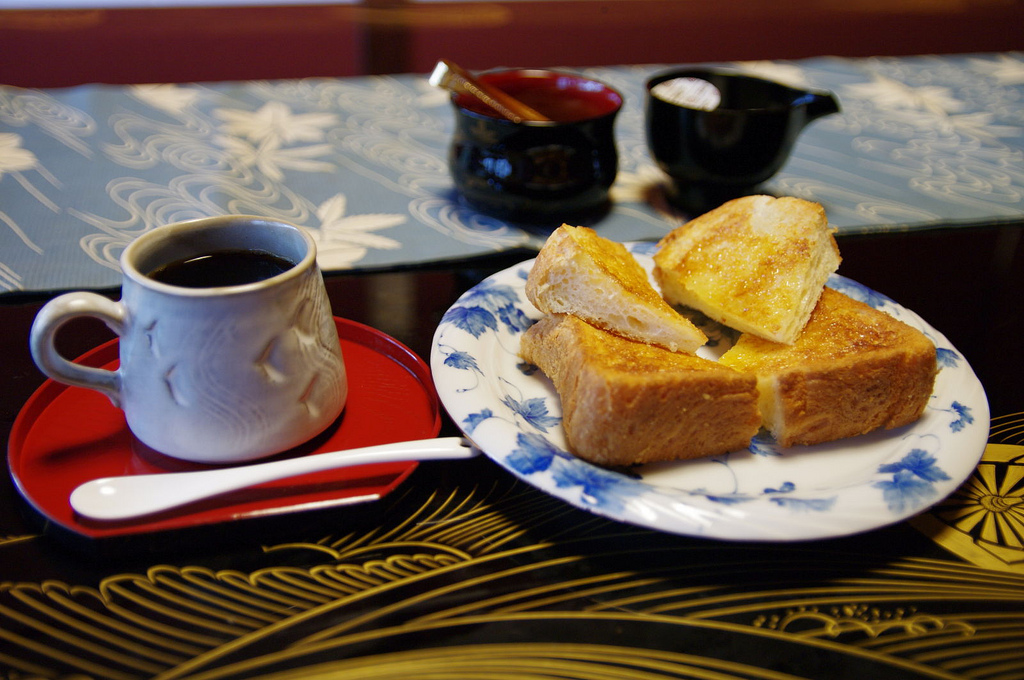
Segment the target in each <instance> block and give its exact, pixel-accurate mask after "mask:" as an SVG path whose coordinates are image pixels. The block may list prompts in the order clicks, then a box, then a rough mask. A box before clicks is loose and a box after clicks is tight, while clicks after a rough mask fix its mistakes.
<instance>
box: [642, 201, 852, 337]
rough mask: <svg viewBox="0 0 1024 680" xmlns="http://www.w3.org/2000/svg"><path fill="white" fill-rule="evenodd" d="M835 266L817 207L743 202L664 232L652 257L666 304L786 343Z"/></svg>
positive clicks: (825, 224) (833, 251)
mask: <svg viewBox="0 0 1024 680" xmlns="http://www.w3.org/2000/svg"><path fill="white" fill-rule="evenodd" d="M839 262H840V257H839V248H838V246H837V245H836V242H835V239H834V238H833V236H832V232H831V230H830V229H829V227H828V220H827V219H826V217H825V211H824V209H823V208H822V207H821V206H820V205H818V204H817V203H811V202H809V201H804V200H801V199H799V198H788V197H787V198H772V197H770V196H745V197H743V198H738V199H735V200H732V201H729V202H728V203H725V204H723V205H722V206H720V207H718V208H716V209H714V210H712V211H710V212H708V213H705V214H704V215H701V216H700V217H698V218H696V219H694V220H691V221H690V222H687V223H686V224H684V225H682V226H680V227H678V228H676V229H674V230H673V231H672V232H671V233H669V234H667V235H666V236H665V237H664V238H663V239H662V240H661V242H660V243H659V245H658V253H657V254H656V255H655V256H654V264H655V269H654V276H655V279H656V280H657V282H658V284H659V286H660V287H661V292H662V294H663V295H664V296H665V299H666V300H668V302H670V303H672V304H674V305H685V306H687V307H692V308H694V309H698V310H700V311H702V312H704V313H705V314H707V315H708V316H709V317H711V318H712V319H714V320H716V321H718V322H720V323H723V324H725V325H726V326H729V327H731V328H734V329H736V330H738V331H743V332H745V333H753V334H754V335H757V336H760V337H762V338H765V339H766V340H773V341H775V342H782V343H793V342H795V341H796V338H797V336H798V335H799V334H800V331H801V330H802V329H803V327H804V325H805V324H806V323H807V319H809V318H810V316H811V311H812V310H813V309H814V305H815V303H817V301H818V297H819V296H820V295H821V291H822V289H823V288H824V286H825V282H826V281H827V280H828V277H829V275H830V274H832V273H833V272H835V271H836V269H838V268H839Z"/></svg>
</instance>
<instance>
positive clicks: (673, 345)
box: [526, 225, 707, 354]
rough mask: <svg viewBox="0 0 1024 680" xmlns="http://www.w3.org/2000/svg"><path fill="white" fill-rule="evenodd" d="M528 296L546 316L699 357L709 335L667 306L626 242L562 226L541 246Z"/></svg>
mask: <svg viewBox="0 0 1024 680" xmlns="http://www.w3.org/2000/svg"><path fill="white" fill-rule="evenodd" d="M526 297H527V298H528V299H529V300H530V302H532V303H533V304H534V306H535V307H537V309H539V310H540V311H542V312H544V313H546V314H574V315H576V316H579V317H581V318H583V319H585V320H586V321H588V322H590V323H591V324H593V325H595V326H599V327H601V328H604V329H606V330H609V331H612V332H614V333H617V334H619V335H622V336H624V337H627V338H630V339H633V340H640V341H643V342H649V343H653V344H655V345H659V346H661V347H664V348H666V349H668V350H671V351H673V352H689V353H691V354H692V353H693V352H695V351H696V350H697V348H698V347H700V346H701V345H703V344H704V343H705V342H707V337H706V336H705V335H704V333H703V332H702V331H701V330H700V329H699V328H697V327H696V326H694V325H693V324H692V323H691V322H690V321H689V320H688V319H687V318H686V317H684V316H682V315H681V314H679V312H677V311H676V310H674V309H672V307H671V306H670V305H669V304H668V303H667V302H665V300H664V299H663V298H662V296H661V295H660V294H659V293H658V291H656V290H655V289H654V287H653V286H652V285H651V283H650V280H649V279H648V277H647V273H646V272H645V271H644V269H643V268H642V267H641V266H640V265H639V264H638V263H637V261H636V260H635V259H633V256H632V255H631V254H630V253H629V251H628V250H626V248H625V246H623V245H622V244H621V243H616V242H614V241H610V240H608V239H606V238H604V237H602V236H600V235H598V234H597V233H596V232H595V231H594V230H593V229H589V228H587V227H572V226H569V225H562V226H561V227H559V228H558V229H557V230H555V231H554V232H553V233H552V234H551V235H550V236H549V237H548V239H547V242H546V243H545V244H544V247H543V248H541V251H540V253H538V255H537V259H536V261H535V262H534V265H533V268H532V269H531V271H530V274H529V277H528V278H527V280H526Z"/></svg>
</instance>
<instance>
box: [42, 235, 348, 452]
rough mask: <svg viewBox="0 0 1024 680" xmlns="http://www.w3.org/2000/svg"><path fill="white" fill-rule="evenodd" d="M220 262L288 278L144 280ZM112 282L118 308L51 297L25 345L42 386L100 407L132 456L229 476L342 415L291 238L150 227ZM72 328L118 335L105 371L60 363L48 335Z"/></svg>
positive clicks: (326, 320)
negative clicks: (253, 260) (160, 456)
mask: <svg viewBox="0 0 1024 680" xmlns="http://www.w3.org/2000/svg"><path fill="white" fill-rule="evenodd" d="M225 250H236V251H237V250H246V251H260V252H266V253H271V254H274V255H277V256H278V257H281V258H284V259H285V260H288V261H289V262H293V263H294V266H292V267H291V268H289V269H287V270H285V271H283V272H281V273H278V274H276V275H273V276H271V277H270V278H265V279H262V280H257V281H254V282H251V283H244V284H240V285H227V286H216V287H185V286H180V285H171V284H167V283H162V282H160V281H157V280H155V279H154V278H152V277H151V276H150V274H151V273H153V272H154V271H155V270H157V269H158V268H160V267H161V266H163V265H166V264H169V263H171V262H175V261H179V260H183V259H188V258H195V257H198V256H201V255H205V254H209V253H211V252H219V251H225ZM121 269H122V272H123V281H122V286H121V300H120V301H118V302H113V301H111V300H109V299H108V298H105V297H103V296H101V295H97V294H95V293H90V292H75V293H67V294H65V295H61V296H59V297H57V298H55V299H53V300H51V301H50V302H48V303H47V304H46V305H45V306H44V307H43V308H42V309H41V310H40V311H39V314H38V315H37V316H36V319H35V322H34V323H33V326H32V333H31V340H30V341H31V349H32V357H33V359H34V360H35V362H36V364H37V365H38V366H39V368H40V370H42V371H43V373H45V374H46V375H48V376H49V377H51V378H53V379H54V380H57V381H59V382H62V383H66V384H69V385H76V386H81V387H88V388H92V389H95V390H99V391H100V392H102V393H103V394H106V395H107V396H108V397H109V398H110V400H111V401H112V402H113V403H114V405H115V406H118V407H119V408H121V409H122V410H123V411H124V414H125V419H126V420H127V423H128V427H129V428H130V429H131V431H132V433H133V434H134V435H135V436H136V438H137V439H138V440H139V441H141V442H142V443H144V444H146V445H147V446H149V447H151V448H152V449H155V450H156V451H159V452H161V453H164V454H166V455H169V456H173V457H175V458H182V459H185V460H191V461H196V462H202V463H234V462H240V461H246V460H252V459H254V458H260V457H263V456H268V455H271V454H274V453H278V452H281V451H285V450H287V449H290V448H292V447H294V446H297V445H299V444H301V443H303V442H305V441H307V440H309V439H311V438H312V437H314V436H316V435H317V434H319V433H320V432H322V431H323V430H325V429H326V428H327V427H328V426H329V425H331V424H332V423H333V422H334V420H335V419H337V417H338V416H339V415H340V414H341V412H342V410H343V408H344V406H345V400H346V398H347V396H348V381H347V378H346V373H345V365H344V362H343V360H342V356H341V348H340V345H339V344H338V331H337V327H336V325H335V323H334V319H333V317H332V315H331V309H330V303H329V301H328V299H327V291H326V289H325V288H324V282H323V276H322V275H321V272H320V269H319V267H318V266H317V263H316V245H315V244H314V243H313V241H312V239H311V238H310V237H309V235H308V234H306V233H305V232H303V231H302V230H301V229H299V228H298V227H295V226H293V225H290V224H287V223H284V222H279V221H275V220H269V219H265V218H260V217H251V216H226V217H212V218H205V219H198V220H192V221H188V222H181V223H178V224H172V225H168V226H164V227H158V228H156V229H153V230H152V231H150V232H147V233H146V234H143V235H142V236H140V237H139V238H137V239H136V240H135V241H133V242H132V243H130V244H129V245H128V247H126V248H125V250H124V252H123V253H122V255H121ZM80 316H89V317H95V318H97V319H100V320H102V321H103V322H104V323H106V324H107V326H109V327H110V328H111V329H112V330H113V331H114V332H115V333H117V335H118V336H119V342H120V365H119V367H118V369H117V370H114V371H109V370H104V369H99V368H91V367H87V366H81V365H79V364H75V363H73V362H71V361H68V360H67V359H66V358H64V357H63V356H61V355H60V354H59V353H58V351H57V350H56V348H55V346H54V339H55V337H56V334H57V332H58V330H59V328H60V327H61V325H63V324H64V323H65V322H67V321H68V320H70V319H72V318H74V317H80Z"/></svg>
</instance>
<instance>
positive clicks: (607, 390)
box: [520, 314, 761, 466]
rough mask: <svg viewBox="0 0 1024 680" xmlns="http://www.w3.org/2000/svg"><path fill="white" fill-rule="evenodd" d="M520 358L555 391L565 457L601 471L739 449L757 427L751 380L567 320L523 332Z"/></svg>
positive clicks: (549, 320) (552, 319) (549, 319)
mask: <svg viewBox="0 0 1024 680" xmlns="http://www.w3.org/2000/svg"><path fill="white" fill-rule="evenodd" d="M520 354H521V356H522V358H523V359H524V360H526V361H528V362H530V363H532V364H534V365H536V366H538V367H539V368H540V369H541V371H543V372H544V374H545V375H547V376H548V377H549V378H550V379H551V381H552V382H553V383H554V386H555V389H556V390H557V391H558V394H559V396H560V397H561V402H562V427H563V429H564V430H565V436H566V440H567V442H568V444H569V448H570V449H571V450H572V452H573V453H574V454H575V455H577V456H579V457H580V458H583V459H585V460H588V461H591V462H593V463H597V464H599V465H608V466H618V465H633V464H637V463H649V462H653V461H669V460H681V459H690V458H699V457H703V456H711V455H716V454H720V453H726V452H728V451H733V450H736V449H743V448H745V447H747V446H749V445H750V440H751V437H753V435H754V434H755V433H756V432H757V430H758V429H759V427H760V423H761V418H760V415H759V414H758V410H757V388H756V384H757V381H756V379H755V378H754V376H753V374H744V373H740V372H738V371H735V370H733V369H731V368H728V367H725V366H721V365H719V364H717V363H715V362H713V361H709V360H707V359H703V358H701V357H698V356H696V355H692V354H685V353H682V352H670V351H668V350H666V349H664V348H661V347H656V346H654V345H648V344H645V343H641V342H635V341H633V340H628V339H626V338H623V337H621V336H619V335H615V334H613V333H609V332H607V331H605V330H602V329H600V328H597V327H596V326H592V325H590V324H588V323H587V322H585V321H584V320H582V319H580V318H578V317H575V316H572V315H566V314H555V315H549V316H546V317H544V318H543V319H541V320H540V321H538V322H537V323H536V324H534V325H533V326H531V327H530V328H529V329H528V330H527V331H526V333H524V334H523V337H522V343H521V345H520Z"/></svg>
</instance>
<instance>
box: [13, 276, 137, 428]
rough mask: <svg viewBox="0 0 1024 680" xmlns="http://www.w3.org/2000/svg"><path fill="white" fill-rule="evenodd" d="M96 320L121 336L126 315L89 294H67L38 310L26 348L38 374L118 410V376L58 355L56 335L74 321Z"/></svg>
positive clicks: (119, 305)
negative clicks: (103, 398) (99, 396)
mask: <svg viewBox="0 0 1024 680" xmlns="http://www.w3.org/2000/svg"><path fill="white" fill-rule="evenodd" d="M80 316H89V317H93V318H96V319H99V320H100V321H102V322H103V323H105V324H106V325H107V327H108V328H110V330H112V331H114V332H115V333H117V334H118V336H120V335H122V333H123V331H124V325H125V318H126V316H127V311H126V309H125V306H124V304H123V303H121V302H113V301H112V300H109V299H107V298H105V297H103V296H102V295H97V294H96V293H88V292H77V293H66V294H64V295H61V296H59V297H56V298H54V299H53V300H50V301H49V302H47V303H46V304H45V305H43V308H42V309H40V310H39V313H38V314H37V315H36V318H35V320H34V321H33V322H32V331H31V334H30V336H29V347H30V349H31V351H32V359H33V360H34V361H35V362H36V365H37V366H39V370H41V371H42V372H43V373H45V374H46V375H47V376H49V377H50V378H53V379H54V380H56V381H58V382H62V383H65V384H68V385H75V386H78V387H88V388H90V389H93V390H97V391H99V392H102V393H103V394H105V395H107V397H108V398H109V399H110V401H112V402H113V403H114V406H117V407H118V408H120V407H121V374H120V373H119V372H118V371H108V370H105V369H101V368H92V367H90V366H82V365H81V364H76V363H73V362H71V361H68V360H67V359H65V358H64V357H63V356H61V354H60V353H59V352H58V351H57V348H56V347H55V345H54V340H55V338H56V336H57V331H58V330H60V327H61V326H63V325H64V324H65V323H66V322H68V321H70V320H71V319H73V318H75V317H80Z"/></svg>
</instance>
